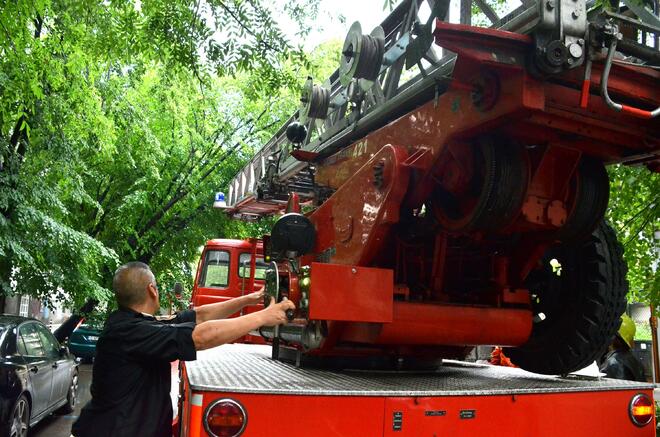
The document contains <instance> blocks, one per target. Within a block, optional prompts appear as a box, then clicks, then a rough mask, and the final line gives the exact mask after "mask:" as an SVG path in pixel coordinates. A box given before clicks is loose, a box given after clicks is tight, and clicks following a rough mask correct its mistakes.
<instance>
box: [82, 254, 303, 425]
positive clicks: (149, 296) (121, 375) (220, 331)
mask: <svg viewBox="0 0 660 437" xmlns="http://www.w3.org/2000/svg"><path fill="white" fill-rule="evenodd" d="M112 288H113V290H114V292H115V298H116V299H117V304H118V306H119V309H118V310H117V311H115V312H113V313H112V314H110V316H109V317H108V320H107V321H106V324H105V327H104V329H103V332H102V333H101V335H100V337H99V341H98V343H97V344H96V358H95V361H94V372H93V375H92V387H91V393H92V399H91V400H90V401H89V403H87V405H85V407H84V408H83V409H82V411H81V413H80V417H79V418H78V420H77V421H76V422H75V423H74V424H73V427H72V429H71V432H72V434H73V435H74V436H76V437H88V436H94V437H104V436H154V437H161V436H162V437H165V436H171V435H172V403H171V402H170V397H169V396H170V376H171V368H170V362H172V361H174V360H186V361H190V360H194V359H195V358H196V351H198V350H203V349H208V348H211V347H215V346H219V345H221V344H224V343H229V342H231V341H233V340H235V339H237V338H239V337H242V336H243V335H245V334H247V333H249V332H250V331H253V330H256V329H258V328H260V327H262V326H276V325H281V324H284V323H286V320H287V319H286V311H287V310H288V309H294V305H293V303H292V302H290V301H283V302H280V303H274V302H272V301H271V304H270V305H269V306H268V307H267V308H265V309H263V310H261V311H258V312H254V313H250V314H247V315H245V316H241V317H235V318H230V319H227V318H226V317H228V316H229V315H231V314H235V313H237V312H239V311H240V310H241V309H242V308H243V307H245V306H247V305H254V304H257V303H259V302H261V301H262V299H263V292H261V291H258V292H255V293H251V294H248V295H245V296H241V297H237V298H235V299H231V300H228V301H225V302H219V303H213V304H209V305H203V306H200V307H198V308H195V309H194V310H186V311H182V312H180V313H179V314H177V315H176V317H174V318H172V319H170V320H157V319H156V318H155V317H154V314H156V312H157V311H158V309H159V299H158V286H157V285H156V278H155V277H154V274H153V273H152V272H151V269H150V268H149V266H148V265H146V264H143V263H140V262H130V263H128V264H124V265H123V266H121V267H120V268H119V269H117V271H116V272H115V276H114V278H113V280H112Z"/></svg>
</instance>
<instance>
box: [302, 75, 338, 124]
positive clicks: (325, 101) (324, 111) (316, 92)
mask: <svg viewBox="0 0 660 437" xmlns="http://www.w3.org/2000/svg"><path fill="white" fill-rule="evenodd" d="M329 107H330V90H329V89H327V88H324V87H322V86H319V85H314V81H313V80H312V78H311V77H308V78H307V81H306V82H305V85H304V86H303V91H302V96H301V97H300V112H299V120H300V122H301V123H305V122H306V121H307V119H309V118H320V119H324V118H326V117H327V116H328V108H329Z"/></svg>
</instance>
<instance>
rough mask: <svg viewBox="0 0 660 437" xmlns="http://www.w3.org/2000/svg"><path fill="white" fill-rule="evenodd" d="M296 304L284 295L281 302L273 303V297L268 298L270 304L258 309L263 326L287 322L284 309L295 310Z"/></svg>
mask: <svg viewBox="0 0 660 437" xmlns="http://www.w3.org/2000/svg"><path fill="white" fill-rule="evenodd" d="M295 309H296V306H295V305H294V304H293V302H291V301H290V300H288V299H287V298H286V297H285V298H284V299H283V300H282V302H279V303H275V298H273V297H271V298H270V305H268V306H267V307H266V308H264V309H263V310H261V311H259V313H261V317H262V323H263V326H277V325H283V324H285V323H286V322H287V318H286V311H287V310H295Z"/></svg>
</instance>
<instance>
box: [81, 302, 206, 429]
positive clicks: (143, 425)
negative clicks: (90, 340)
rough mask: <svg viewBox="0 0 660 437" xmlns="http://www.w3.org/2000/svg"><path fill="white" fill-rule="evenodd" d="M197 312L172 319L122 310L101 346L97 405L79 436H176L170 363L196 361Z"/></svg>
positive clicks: (88, 408) (88, 409)
mask: <svg viewBox="0 0 660 437" xmlns="http://www.w3.org/2000/svg"><path fill="white" fill-rule="evenodd" d="M194 327H195V312H194V311H192V310H187V311H183V312H181V313H179V314H178V315H177V316H176V317H174V318H173V319H171V320H161V321H159V320H156V319H155V318H154V317H152V316H149V315H145V314H142V313H138V312H135V311H133V310H130V309H125V308H120V309H119V310H117V311H115V312H114V313H112V314H111V315H110V317H109V318H108V321H107V322H106V323H105V327H104V329H103V332H102V333H101V335H100V338H99V341H98V343H97V344H96V358H95V360H94V372H93V376H92V387H91V392H92V400H91V401H90V402H89V403H88V404H87V405H85V407H84V408H83V409H82V411H81V413H80V418H79V419H78V420H77V421H76V423H74V424H73V427H72V429H71V432H72V433H73V435H74V436H77V437H87V436H93V437H103V436H127V437H128V436H154V437H156V436H158V437H160V436H171V435H172V402H171V400H170V384H171V383H170V378H171V367H170V362H171V361H174V360H177V359H178V360H187V361H189V360H194V359H195V358H196V352H195V345H194V343H193V340H192V331H193V328H194Z"/></svg>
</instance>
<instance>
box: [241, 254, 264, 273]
mask: <svg viewBox="0 0 660 437" xmlns="http://www.w3.org/2000/svg"><path fill="white" fill-rule="evenodd" d="M251 259H252V254H250V253H242V254H240V255H239V256H238V277H239V278H249V277H250V262H251ZM267 268H268V264H266V263H265V262H264V259H263V258H261V257H257V262H256V265H255V269H254V279H265V278H266V269H267Z"/></svg>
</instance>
